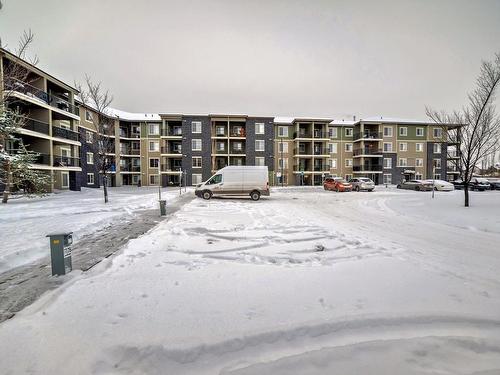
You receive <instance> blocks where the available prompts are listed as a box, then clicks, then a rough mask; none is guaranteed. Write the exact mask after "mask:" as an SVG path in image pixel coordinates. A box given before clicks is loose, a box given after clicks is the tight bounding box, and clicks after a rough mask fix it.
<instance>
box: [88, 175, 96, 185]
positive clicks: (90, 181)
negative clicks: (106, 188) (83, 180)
mask: <svg viewBox="0 0 500 375" xmlns="http://www.w3.org/2000/svg"><path fill="white" fill-rule="evenodd" d="M87 185H94V174H93V173H87Z"/></svg>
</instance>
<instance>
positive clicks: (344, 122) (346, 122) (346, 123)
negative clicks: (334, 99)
mask: <svg viewBox="0 0 500 375" xmlns="http://www.w3.org/2000/svg"><path fill="white" fill-rule="evenodd" d="M355 123H356V121H353V120H344V119H342V120H333V121H332V122H330V124H329V125H341V126H342V125H344V126H352V125H354V124H355Z"/></svg>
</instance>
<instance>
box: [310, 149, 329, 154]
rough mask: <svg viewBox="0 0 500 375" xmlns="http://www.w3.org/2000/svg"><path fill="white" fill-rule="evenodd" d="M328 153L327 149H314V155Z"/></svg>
mask: <svg viewBox="0 0 500 375" xmlns="http://www.w3.org/2000/svg"><path fill="white" fill-rule="evenodd" d="M326 154H329V153H328V152H326V151H325V150H323V149H319V150H314V153H313V155H326Z"/></svg>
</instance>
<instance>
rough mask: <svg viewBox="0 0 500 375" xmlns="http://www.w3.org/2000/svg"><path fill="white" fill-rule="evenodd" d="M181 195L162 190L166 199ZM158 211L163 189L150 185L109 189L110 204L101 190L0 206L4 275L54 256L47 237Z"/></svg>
mask: <svg viewBox="0 0 500 375" xmlns="http://www.w3.org/2000/svg"><path fill="white" fill-rule="evenodd" d="M178 195H179V191H178V190H176V189H168V190H167V189H163V196H162V198H164V199H167V200H169V199H172V198H175V197H177V196H178ZM155 207H158V189H157V188H149V187H142V188H140V189H139V188H137V187H121V188H109V203H108V204H105V203H104V198H103V191H102V189H86V188H83V189H82V191H81V192H76V191H64V192H61V193H58V194H51V195H48V196H46V197H43V198H36V199H25V198H21V199H12V200H10V201H9V203H8V204H3V205H0V232H1V234H2V246H0V273H1V272H3V271H6V270H8V269H10V268H13V267H16V266H20V265H23V264H26V263H30V262H33V261H35V260H37V259H39V258H42V257H45V256H47V255H48V254H49V241H48V239H47V238H46V237H45V236H46V235H47V234H49V233H54V232H66V231H70V232H74V237H73V239H74V241H78V239H79V238H81V237H82V236H85V235H87V234H91V233H93V232H96V231H98V230H99V229H102V228H104V227H106V226H107V225H108V224H109V223H110V222H111V221H112V220H114V219H117V218H120V217H122V216H124V215H126V216H129V217H130V218H131V220H132V219H133V217H134V212H135V211H137V210H143V209H150V208H155Z"/></svg>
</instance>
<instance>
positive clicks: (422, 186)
mask: <svg viewBox="0 0 500 375" xmlns="http://www.w3.org/2000/svg"><path fill="white" fill-rule="evenodd" d="M396 187H397V188H398V189H406V190H416V191H431V190H432V189H433V186H432V182H431V183H428V182H425V181H422V180H409V181H403V182H402V183H400V184H398V185H397V186H396Z"/></svg>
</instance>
